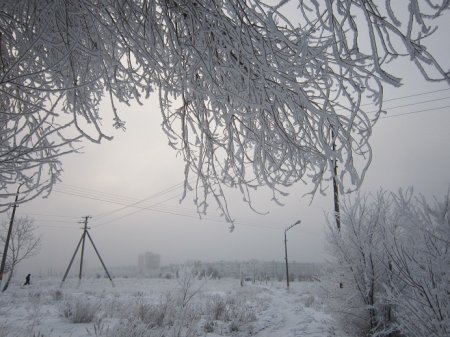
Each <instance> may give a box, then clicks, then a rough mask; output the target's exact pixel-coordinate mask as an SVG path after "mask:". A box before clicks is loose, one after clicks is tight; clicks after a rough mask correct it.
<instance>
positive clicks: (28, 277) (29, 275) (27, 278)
mask: <svg viewBox="0 0 450 337" xmlns="http://www.w3.org/2000/svg"><path fill="white" fill-rule="evenodd" d="M30 278H31V274H28V275H27V277H25V283H24V284H23V285H24V286H29V285H30V284H31V283H30Z"/></svg>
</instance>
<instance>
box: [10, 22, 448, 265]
mask: <svg viewBox="0 0 450 337" xmlns="http://www.w3.org/2000/svg"><path fill="white" fill-rule="evenodd" d="M444 21H445V20H442V22H444ZM446 21H450V20H446ZM449 28H450V24H448V23H447V24H446V25H445V26H442V27H441V30H440V31H439V32H438V33H436V36H434V37H433V44H432V50H431V51H432V52H434V53H436V54H437V55H438V59H439V60H440V61H441V62H442V63H443V65H444V67H446V68H447V69H448V68H449V67H450V62H449V61H448V56H449V54H450V42H449V41H450V40H449V39H448V37H447V36H446V35H447V33H448V32H449V31H450V30H449ZM405 62H406V60H403V61H400V63H396V64H395V70H396V74H397V75H398V76H401V77H404V83H405V84H404V86H402V87H401V88H392V87H389V86H386V89H385V98H386V99H393V98H399V97H404V96H409V95H416V94H419V93H426V94H423V95H416V96H415V97H409V98H404V99H398V100H392V101H388V102H386V103H385V109H386V110H387V111H388V115H387V117H388V118H382V119H380V120H379V122H378V123H377V124H376V126H375V128H374V134H373V136H372V141H371V144H372V147H373V162H372V165H371V167H370V168H369V171H368V173H367V176H366V179H365V181H364V183H363V186H362V189H363V190H364V191H376V190H377V189H379V188H384V189H387V190H394V191H395V190H397V189H398V188H401V187H408V186H414V188H415V191H416V192H420V193H423V194H424V195H425V196H427V197H432V196H433V195H435V196H437V197H441V196H443V194H444V193H446V191H447V190H448V188H449V184H450V152H449V149H448V146H449V144H450V132H449V127H450V107H449V106H450V90H448V88H449V87H448V86H446V85H445V84H443V83H441V84H432V83H427V82H425V80H424V79H423V78H422V77H421V76H420V74H419V72H418V70H416V69H415V68H414V67H413V66H412V65H408V64H405ZM423 101H427V102H425V103H420V102H423ZM408 104H413V105H408ZM404 105H408V106H404ZM399 106H403V107H399ZM440 107H445V108H441V109H437V108H440ZM103 109H105V111H107V110H108V109H109V107H108V106H107V105H105V106H104V107H103ZM124 109H126V111H124V113H123V116H124V117H125V119H126V121H127V131H126V132H125V133H123V132H121V131H114V132H113V134H114V137H115V139H114V140H113V141H112V142H106V143H102V144H101V145H97V144H90V143H87V142H86V143H85V144H84V146H85V147H84V150H83V153H82V154H75V155H70V156H67V157H65V158H63V163H64V173H63V176H62V183H60V184H57V185H56V187H55V191H54V192H53V193H52V195H51V196H50V197H49V198H47V199H36V200H34V201H32V202H29V203H28V204H26V205H22V206H20V207H19V208H18V210H17V215H16V216H22V215H30V216H32V217H33V218H34V219H35V222H36V225H37V226H38V227H39V233H40V234H41V235H42V244H43V245H42V249H41V252H40V254H39V255H38V256H36V257H34V258H32V259H31V260H29V261H27V262H25V263H24V264H23V265H22V267H21V268H20V271H21V272H22V273H25V272H28V271H30V272H33V273H35V272H39V271H42V272H43V273H45V272H47V270H50V269H52V270H55V271H58V272H62V271H63V269H64V268H65V267H66V266H67V264H68V262H69V259H70V257H71V255H72V253H73V251H74V249H75V246H76V244H77V242H78V240H79V238H80V236H81V234H82V231H81V230H80V227H81V225H80V224H78V223H77V222H78V221H81V220H82V217H83V216H86V215H90V216H92V219H90V225H91V227H92V229H91V231H90V233H91V235H92V237H93V238H94V240H95V242H96V244H97V247H98V248H99V250H100V252H101V254H102V256H103V258H104V260H105V263H106V264H107V265H114V266H117V265H130V264H136V263H137V256H138V254H140V253H143V252H145V251H152V252H155V253H159V254H161V256H162V263H163V264H168V263H172V262H183V261H186V260H188V259H201V260H208V261H214V260H243V259H253V258H255V259H260V260H280V261H281V260H282V259H283V258H284V250H283V249H284V248H283V231H284V229H285V228H286V227H287V226H289V225H291V224H292V223H294V222H295V221H297V220H299V219H300V220H301V221H302V223H301V225H299V226H297V227H295V228H293V229H292V230H291V231H290V232H289V237H288V239H289V257H290V260H291V261H294V260H296V261H323V259H324V258H325V252H324V244H325V242H324V232H325V216H324V214H325V213H329V212H331V211H332V207H333V200H332V195H331V193H330V192H328V193H327V195H325V196H322V195H316V197H315V198H314V200H313V202H312V204H311V205H310V198H309V197H304V198H302V195H303V194H305V193H307V192H309V189H310V187H308V186H304V185H302V184H298V185H297V186H295V187H293V188H291V189H290V190H289V192H290V196H289V197H288V198H286V200H285V203H286V204H285V206H284V207H279V206H277V205H276V204H274V203H271V202H270V201H269V200H270V193H268V191H267V190H265V189H261V190H260V191H258V193H257V198H256V207H257V208H258V209H260V210H262V211H269V212H270V213H269V214H268V215H265V216H261V215H258V214H255V213H254V212H252V211H251V210H249V209H248V207H247V205H246V204H245V203H244V202H243V201H242V197H241V195H240V194H239V193H234V192H230V198H229V202H230V209H231V213H232V215H233V216H234V218H235V219H236V220H237V224H236V229H235V231H234V232H233V233H229V231H228V224H226V223H225V222H223V221H222V220H221V219H220V218H219V216H218V212H217V211H216V206H215V205H214V204H211V206H210V209H209V214H208V216H207V217H206V219H203V220H199V219H198V216H197V215H196V213H195V207H194V205H193V203H192V196H191V195H188V197H187V198H186V200H185V201H184V202H183V203H182V204H179V203H178V199H179V198H178V197H179V196H180V194H181V191H182V189H181V187H180V185H177V184H180V183H181V182H182V181H183V170H184V163H183V161H182V159H181V158H177V157H176V153H175V151H173V150H172V149H171V148H170V147H169V146H168V145H167V138H166V136H165V135H164V133H163V131H162V129H161V127H160V123H161V117H160V112H159V106H158V104H157V102H156V97H155V98H152V99H150V100H149V101H146V102H145V104H144V106H138V105H134V106H132V107H129V108H124ZM431 109H433V110H431ZM422 110H429V111H423V112H418V111H422ZM415 112H418V113H415ZM399 114H404V115H401V116H398V117H391V116H394V115H399ZM106 124H107V123H106V122H105V125H106ZM174 186H178V187H174ZM170 187H174V188H173V190H171V191H170V192H168V193H161V192H164V191H165V190H167V189H168V188H170ZM330 190H331V186H330V189H329V191H330ZM112 194H113V195H112ZM156 194H159V195H158V196H156V197H154V198H151V199H148V201H146V202H143V203H141V204H139V206H140V207H149V208H152V209H153V210H141V211H138V210H139V209H136V208H133V207H129V208H126V209H123V210H120V211H117V210H118V209H120V208H122V207H123V206H122V204H127V205H130V204H132V203H134V202H136V201H138V200H143V199H145V198H148V197H150V196H153V195H156ZM167 199H170V200H168V201H167ZM105 200H109V201H110V202H106V201H105ZM158 203H159V204H158ZM132 212H135V214H130V213H132ZM2 218H5V215H2ZM87 249H88V262H87V264H88V267H95V266H97V265H98V262H97V260H96V259H94V257H93V255H92V249H91V247H90V246H88V248H87Z"/></svg>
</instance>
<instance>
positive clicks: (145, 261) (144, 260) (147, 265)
mask: <svg viewBox="0 0 450 337" xmlns="http://www.w3.org/2000/svg"><path fill="white" fill-rule="evenodd" d="M160 265H161V256H160V255H159V254H154V253H151V252H146V253H144V254H141V255H139V257H138V267H139V271H140V272H141V273H142V272H148V271H152V270H157V269H159V267H160Z"/></svg>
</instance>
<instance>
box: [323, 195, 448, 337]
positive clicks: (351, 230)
mask: <svg viewBox="0 0 450 337" xmlns="http://www.w3.org/2000/svg"><path fill="white" fill-rule="evenodd" d="M329 228H330V230H329V233H330V235H329V246H330V248H331V251H332V254H333V256H334V257H335V259H336V260H335V266H336V270H335V274H334V279H333V281H334V284H337V282H340V283H341V285H342V288H337V289H335V290H333V291H332V293H331V294H330V296H336V298H337V299H338V302H337V303H338V304H337V305H338V306H339V308H335V310H337V311H338V312H340V314H341V318H342V320H343V321H344V322H345V324H349V323H350V325H352V326H354V325H358V326H359V327H360V328H361V329H362V330H363V331H364V332H365V333H368V334H369V335H370V336H408V337H423V336H433V337H442V336H449V335H450V190H449V193H447V195H446V196H445V197H444V198H442V199H435V200H434V201H433V202H432V203H431V204H430V203H429V202H428V201H427V200H425V198H423V197H421V196H416V195H414V193H413V191H412V189H407V190H400V191H399V192H398V193H388V192H386V191H380V192H378V193H377V194H375V195H362V194H361V195H357V196H354V197H353V198H351V199H347V200H346V201H345V202H344V203H343V207H342V228H341V231H340V232H339V231H338V230H337V229H336V227H335V225H334V224H333V221H330V225H329Z"/></svg>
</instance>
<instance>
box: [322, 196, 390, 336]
mask: <svg viewBox="0 0 450 337" xmlns="http://www.w3.org/2000/svg"><path fill="white" fill-rule="evenodd" d="M391 203H392V202H391V200H390V197H389V195H388V194H387V193H385V192H379V193H378V194H377V195H376V196H374V197H369V196H363V195H357V196H356V197H355V198H354V199H353V200H351V199H346V200H345V201H344V202H343V203H342V210H341V229H340V231H339V230H338V229H337V228H336V226H335V225H334V223H329V236H328V241H329V247H330V249H331V253H332V256H333V257H334V258H335V259H336V261H335V264H336V266H337V269H336V270H335V271H336V274H335V275H334V277H335V280H336V283H337V282H339V283H340V284H341V285H342V288H337V289H334V294H333V296H336V297H337V299H338V302H340V303H339V304H338V305H339V308H337V310H338V311H339V313H340V315H341V319H342V320H344V321H346V320H347V319H348V318H350V320H351V321H352V322H353V323H354V324H355V325H356V326H357V327H358V328H359V329H361V330H363V331H364V332H367V333H377V332H380V331H381V330H384V329H385V328H386V325H388V324H390V322H389V319H387V317H386V315H385V313H384V310H385V308H384V305H383V304H382V303H381V299H382V298H383V297H384V295H385V290H384V284H385V283H386V282H388V278H389V276H388V273H386V271H385V266H386V265H387V260H386V254H385V253H384V252H383V250H384V247H383V242H384V240H385V227H386V221H387V219H389V218H390V212H391V208H390V205H391ZM363 331H361V332H363Z"/></svg>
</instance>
